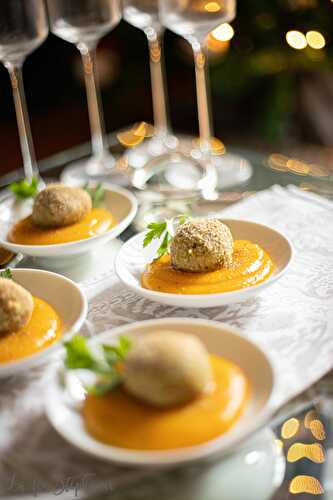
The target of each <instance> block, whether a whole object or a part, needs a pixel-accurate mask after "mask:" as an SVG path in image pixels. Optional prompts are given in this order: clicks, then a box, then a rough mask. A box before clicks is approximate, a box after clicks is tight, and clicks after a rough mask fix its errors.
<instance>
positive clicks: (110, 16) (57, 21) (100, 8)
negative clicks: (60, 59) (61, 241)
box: [48, 0, 121, 45]
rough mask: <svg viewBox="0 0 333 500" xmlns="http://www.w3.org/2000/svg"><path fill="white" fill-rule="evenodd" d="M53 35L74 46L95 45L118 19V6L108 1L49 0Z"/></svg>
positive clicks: (119, 16)
mask: <svg viewBox="0 0 333 500" xmlns="http://www.w3.org/2000/svg"><path fill="white" fill-rule="evenodd" d="M48 8H49V14H50V20H51V24H52V32H53V33H54V34H55V35H56V36H58V37H59V38H62V39H63V40H65V41H67V42H69V43H73V44H75V45H78V44H81V43H84V44H87V45H90V44H94V45H96V44H97V42H98V40H99V39H100V38H102V37H103V36H104V35H106V33H108V32H109V31H111V30H112V29H113V28H114V27H115V26H116V25H117V24H118V23H119V21H120V19H121V11H120V5H119V3H118V2H115V1H110V0H80V1H73V0H69V1H68V2H64V1H63V0H50V1H49V2H48Z"/></svg>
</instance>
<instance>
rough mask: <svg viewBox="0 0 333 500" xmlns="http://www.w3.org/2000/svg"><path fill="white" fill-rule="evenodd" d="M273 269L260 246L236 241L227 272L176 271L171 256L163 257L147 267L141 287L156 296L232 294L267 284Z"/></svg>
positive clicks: (223, 269) (222, 269)
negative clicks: (158, 294)
mask: <svg viewBox="0 0 333 500" xmlns="http://www.w3.org/2000/svg"><path fill="white" fill-rule="evenodd" d="M274 267H275V266H274V263H273V261H272V259H271V257H270V256H269V255H268V254H267V252H265V251H264V250H263V249H262V248H261V247H260V246H259V245H257V244H255V243H251V242H250V241H246V240H236V241H234V250H233V262H232V265H231V266H230V267H228V268H227V267H221V268H219V269H217V270H216V271H209V272H196V273H194V272H187V271H179V270H177V269H175V268H174V267H173V266H172V264H171V258H170V255H164V256H163V257H161V258H160V259H158V260H155V261H154V262H152V263H151V264H149V265H148V266H147V268H146V270H145V271H144V272H143V273H142V276H141V284H142V286H143V287H144V288H147V289H150V290H155V291H158V292H166V293H177V294H188V295H189V294H209V293H223V292H231V291H236V290H241V289H243V288H247V287H250V286H254V285H258V284H259V283H262V282H263V281H266V280H267V279H268V278H269V277H270V276H271V274H272V273H273V272H274Z"/></svg>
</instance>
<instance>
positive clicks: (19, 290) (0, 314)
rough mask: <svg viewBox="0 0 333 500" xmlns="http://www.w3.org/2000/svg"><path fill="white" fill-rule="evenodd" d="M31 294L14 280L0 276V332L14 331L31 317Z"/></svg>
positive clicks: (32, 302) (32, 304)
mask: <svg viewBox="0 0 333 500" xmlns="http://www.w3.org/2000/svg"><path fill="white" fill-rule="evenodd" d="M33 308H34V301H33V298H32V295H31V293H30V292H28V290H26V289H25V288H23V287H22V286H20V285H18V284H17V283H15V282H14V281H12V280H10V279H6V278H0V334H2V333H9V332H16V331H18V330H20V329H21V328H23V327H24V326H25V325H26V324H27V323H28V321H29V320H30V318H31V315H32V311H33Z"/></svg>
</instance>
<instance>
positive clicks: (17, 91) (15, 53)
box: [0, 0, 49, 182]
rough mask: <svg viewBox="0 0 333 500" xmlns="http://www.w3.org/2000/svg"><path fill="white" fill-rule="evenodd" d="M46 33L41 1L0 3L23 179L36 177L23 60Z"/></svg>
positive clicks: (0, 49)
mask: <svg viewBox="0 0 333 500" xmlns="http://www.w3.org/2000/svg"><path fill="white" fill-rule="evenodd" d="M48 32H49V29H48V23H47V16H46V9H45V4H44V0H24V1H23V0H2V1H1V2H0V61H2V62H3V64H4V66H5V67H6V68H7V70H8V73H9V76H10V81H11V85H12V91H13V98H14V104H15V112H16V120H17V126H18V131H19V138H20V144H21V152H22V158H23V168H24V174H25V178H26V179H27V181H28V182H31V181H32V179H33V177H39V173H38V168H37V163H36V157H35V151H34V145H33V141H32V134H31V127H30V122H29V116H28V110H27V104H26V99H25V94H24V87H23V76H22V66H23V63H24V61H25V59H26V57H27V56H28V55H29V54H30V53H31V52H33V51H34V50H35V49H36V48H37V47H38V46H39V45H41V44H42V43H43V41H44V40H45V38H46V37H47V35H48Z"/></svg>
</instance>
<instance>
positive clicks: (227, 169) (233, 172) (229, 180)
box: [211, 153, 253, 189]
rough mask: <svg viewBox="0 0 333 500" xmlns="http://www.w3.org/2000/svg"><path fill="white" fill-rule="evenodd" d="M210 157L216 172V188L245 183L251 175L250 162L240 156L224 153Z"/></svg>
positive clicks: (226, 187)
mask: <svg viewBox="0 0 333 500" xmlns="http://www.w3.org/2000/svg"><path fill="white" fill-rule="evenodd" d="M211 158H212V163H213V165H214V166H215V167H216V172H217V189H229V188H231V187H233V186H238V185H240V184H245V182H247V181H248V180H250V179H251V177H252V174H253V168H252V166H251V164H250V162H249V161H248V160H247V159H245V158H243V157H242V156H239V155H236V154H234V153H226V154H224V155H222V156H212V157H211Z"/></svg>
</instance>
